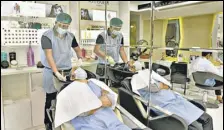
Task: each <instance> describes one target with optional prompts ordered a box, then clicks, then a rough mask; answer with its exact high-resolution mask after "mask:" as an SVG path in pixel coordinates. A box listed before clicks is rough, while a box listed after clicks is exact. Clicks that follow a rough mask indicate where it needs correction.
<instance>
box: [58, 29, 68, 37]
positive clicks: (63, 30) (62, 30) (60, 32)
mask: <svg viewBox="0 0 224 130" xmlns="http://www.w3.org/2000/svg"><path fill="white" fill-rule="evenodd" d="M57 31H58V33H59V34H60V35H64V34H65V33H66V32H67V29H62V28H60V27H58V28H57Z"/></svg>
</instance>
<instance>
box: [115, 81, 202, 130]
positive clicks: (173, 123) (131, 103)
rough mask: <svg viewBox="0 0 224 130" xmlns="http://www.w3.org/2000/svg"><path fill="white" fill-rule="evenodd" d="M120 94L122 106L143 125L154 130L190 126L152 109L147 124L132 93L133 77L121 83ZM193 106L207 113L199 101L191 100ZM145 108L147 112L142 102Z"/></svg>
mask: <svg viewBox="0 0 224 130" xmlns="http://www.w3.org/2000/svg"><path fill="white" fill-rule="evenodd" d="M118 93H119V100H120V105H121V106H122V107H123V108H124V109H126V110H127V111H128V112H129V113H130V114H132V115H133V116H134V117H135V118H137V119H138V120H139V121H141V122H142V123H143V124H145V125H147V124H148V127H149V128H151V129H153V130H187V129H188V125H187V124H186V122H185V121H184V120H183V119H182V118H181V117H179V116H177V115H175V114H172V115H166V114H165V115H162V116H159V115H158V114H157V113H156V112H154V110H153V109H152V108H151V110H150V116H151V117H152V119H150V121H149V122H147V118H145V117H144V116H143V114H141V113H142V112H141V110H140V107H139V102H137V101H138V99H137V98H135V97H136V95H135V94H134V93H133V92H132V87H131V77H128V78H125V80H123V81H122V82H121V88H119V89H118ZM189 101H190V102H191V103H192V104H194V105H195V106H197V107H198V108H200V109H201V110H203V111H206V108H205V106H204V105H203V104H201V103H200V102H197V101H193V100H189ZM140 103H141V105H142V106H143V109H144V111H146V110H147V107H146V105H145V103H143V102H140Z"/></svg>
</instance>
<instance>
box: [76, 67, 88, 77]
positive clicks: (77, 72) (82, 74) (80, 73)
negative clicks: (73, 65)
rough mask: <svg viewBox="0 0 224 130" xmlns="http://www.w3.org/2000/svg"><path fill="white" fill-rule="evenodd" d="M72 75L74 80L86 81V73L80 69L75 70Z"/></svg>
mask: <svg viewBox="0 0 224 130" xmlns="http://www.w3.org/2000/svg"><path fill="white" fill-rule="evenodd" d="M74 74H75V79H87V73H86V71H85V70H83V69H82V68H80V67H79V68H78V69H76V70H75V72H74Z"/></svg>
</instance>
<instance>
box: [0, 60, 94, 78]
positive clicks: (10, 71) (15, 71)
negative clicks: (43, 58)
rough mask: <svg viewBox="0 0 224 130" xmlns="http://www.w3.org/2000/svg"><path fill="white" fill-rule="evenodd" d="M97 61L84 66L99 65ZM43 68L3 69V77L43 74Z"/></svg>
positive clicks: (84, 63) (73, 64)
mask: <svg viewBox="0 0 224 130" xmlns="http://www.w3.org/2000/svg"><path fill="white" fill-rule="evenodd" d="M97 63H98V62H97V61H93V62H83V64H82V66H84V67H85V66H91V65H94V64H97ZM75 65H76V63H74V62H73V63H72V66H75ZM42 70H43V69H42V68H37V67H23V68H21V69H16V68H8V69H1V76H6V75H14V74H25V73H40V72H42Z"/></svg>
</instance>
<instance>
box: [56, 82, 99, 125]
mask: <svg viewBox="0 0 224 130" xmlns="http://www.w3.org/2000/svg"><path fill="white" fill-rule="evenodd" d="M101 106H102V103H101V101H100V100H99V99H98V97H97V96H96V95H95V94H94V93H93V92H92V90H91V89H90V88H89V86H88V85H87V84H86V83H81V82H78V81H75V82H73V83H71V84H70V85H68V86H67V87H66V88H65V89H64V90H62V91H61V92H60V93H59V94H58V95H57V104H56V113H55V128H57V127H58V126H60V125H62V124H63V123H65V122H67V121H70V120H72V119H73V118H75V117H77V116H78V115H80V114H82V113H84V112H88V111H90V110H93V109H96V108H99V107H101Z"/></svg>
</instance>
